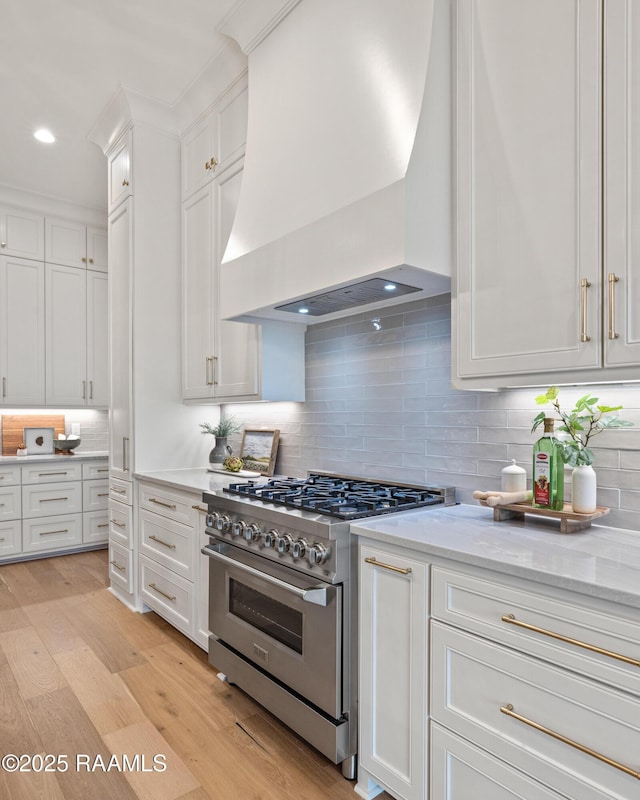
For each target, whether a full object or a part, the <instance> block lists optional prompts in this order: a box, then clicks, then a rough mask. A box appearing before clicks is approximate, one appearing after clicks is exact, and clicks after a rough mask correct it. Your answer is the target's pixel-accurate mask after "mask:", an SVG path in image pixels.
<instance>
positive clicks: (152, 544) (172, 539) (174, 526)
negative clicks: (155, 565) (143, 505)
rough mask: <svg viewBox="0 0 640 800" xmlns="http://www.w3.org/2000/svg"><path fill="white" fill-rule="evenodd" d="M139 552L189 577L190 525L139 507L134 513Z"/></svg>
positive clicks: (190, 563) (191, 541)
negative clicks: (136, 522)
mask: <svg viewBox="0 0 640 800" xmlns="http://www.w3.org/2000/svg"><path fill="white" fill-rule="evenodd" d="M138 530H139V535H140V552H141V553H144V554H145V555H146V556H148V557H149V558H151V559H153V560H154V561H157V562H159V563H160V564H163V565H164V566H165V567H167V569H170V570H172V571H173V572H176V573H177V574H178V575H182V577H183V578H188V579H189V580H193V558H194V552H193V551H194V549H195V545H194V544H193V537H194V536H195V535H196V533H195V531H194V530H193V528H188V527H187V526H186V525H181V524H180V523H179V522H174V521H173V520H170V519H166V518H165V517H161V516H159V515H158V514H153V513H151V512H150V511H145V510H144V509H140V513H139V515H138Z"/></svg>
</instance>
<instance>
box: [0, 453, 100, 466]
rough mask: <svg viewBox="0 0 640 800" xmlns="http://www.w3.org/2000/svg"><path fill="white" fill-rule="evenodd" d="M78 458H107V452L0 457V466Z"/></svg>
mask: <svg viewBox="0 0 640 800" xmlns="http://www.w3.org/2000/svg"><path fill="white" fill-rule="evenodd" d="M80 458H109V453H108V451H107V450H86V451H82V450H76V451H75V452H74V453H72V454H71V455H65V454H64V453H52V454H51V455H48V456H0V466H2V464H20V465H22V464H24V465H25V466H27V465H28V464H39V463H41V462H42V461H59V460H60V459H70V460H71V461H73V460H74V459H75V460H76V461H77V460H78V459H80Z"/></svg>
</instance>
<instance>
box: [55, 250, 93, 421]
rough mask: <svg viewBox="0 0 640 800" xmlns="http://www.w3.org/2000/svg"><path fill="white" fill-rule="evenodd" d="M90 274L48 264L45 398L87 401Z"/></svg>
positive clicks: (57, 401)
mask: <svg viewBox="0 0 640 800" xmlns="http://www.w3.org/2000/svg"><path fill="white" fill-rule="evenodd" d="M86 304H87V274H86V272H85V271H84V270H79V269H75V268H74V267H62V266H58V265H56V264H47V265H46V321H47V325H46V330H47V338H46V354H47V356H46V366H47V368H46V400H47V403H48V404H49V405H61V406H66V405H75V406H77V405H85V404H86V402H87V397H88V384H87V343H86V331H87V308H86Z"/></svg>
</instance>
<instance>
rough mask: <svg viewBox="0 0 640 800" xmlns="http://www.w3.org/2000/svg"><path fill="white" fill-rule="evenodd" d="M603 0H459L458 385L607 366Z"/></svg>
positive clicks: (490, 383)
mask: <svg viewBox="0 0 640 800" xmlns="http://www.w3.org/2000/svg"><path fill="white" fill-rule="evenodd" d="M601 5H602V4H601V2H600V1H599V0H582V1H581V2H580V3H576V2H575V0H536V2H534V3H514V2H513V1H512V0H458V3H457V28H456V30H457V41H456V53H457V109H456V112H457V113H456V118H457V220H458V223H457V274H456V279H455V282H454V291H453V315H454V329H455V337H454V382H457V385H458V386H459V387H460V388H464V387H465V385H466V387H467V388H475V387H476V386H483V387H491V386H501V385H511V384H514V383H518V382H519V381H520V382H523V383H529V382H531V376H532V375H533V374H538V376H539V377H540V381H541V382H543V383H544V382H545V381H546V378H545V377H544V376H545V375H549V376H554V375H556V374H557V373H559V372H562V371H565V370H573V371H579V370H588V369H590V368H597V367H599V366H600V365H601V363H602V344H601V342H602V339H601V312H600V309H601V305H600V302H601V300H600V298H601V291H602V264H601V226H600V220H601V214H602V194H601V177H600V176H601V169H602V156H601V144H602V141H601V140H602V135H601V92H602V64H601V58H602V46H601V35H602V19H601ZM472 378H476V379H480V380H476V381H468V380H465V379H472ZM549 380H558V378H554V377H550V378H549ZM469 384H471V385H469Z"/></svg>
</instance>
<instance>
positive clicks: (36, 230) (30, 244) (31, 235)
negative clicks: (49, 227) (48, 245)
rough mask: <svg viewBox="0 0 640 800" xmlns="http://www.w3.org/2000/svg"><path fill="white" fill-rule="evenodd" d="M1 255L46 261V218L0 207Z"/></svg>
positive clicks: (17, 209) (29, 212)
mask: <svg viewBox="0 0 640 800" xmlns="http://www.w3.org/2000/svg"><path fill="white" fill-rule="evenodd" d="M0 255H5V256H17V257H18V258H32V259H34V260H36V261H42V260H43V259H44V216H43V215H41V214H34V213H33V212H31V211H23V210H22V209H19V208H9V207H6V206H0Z"/></svg>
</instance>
